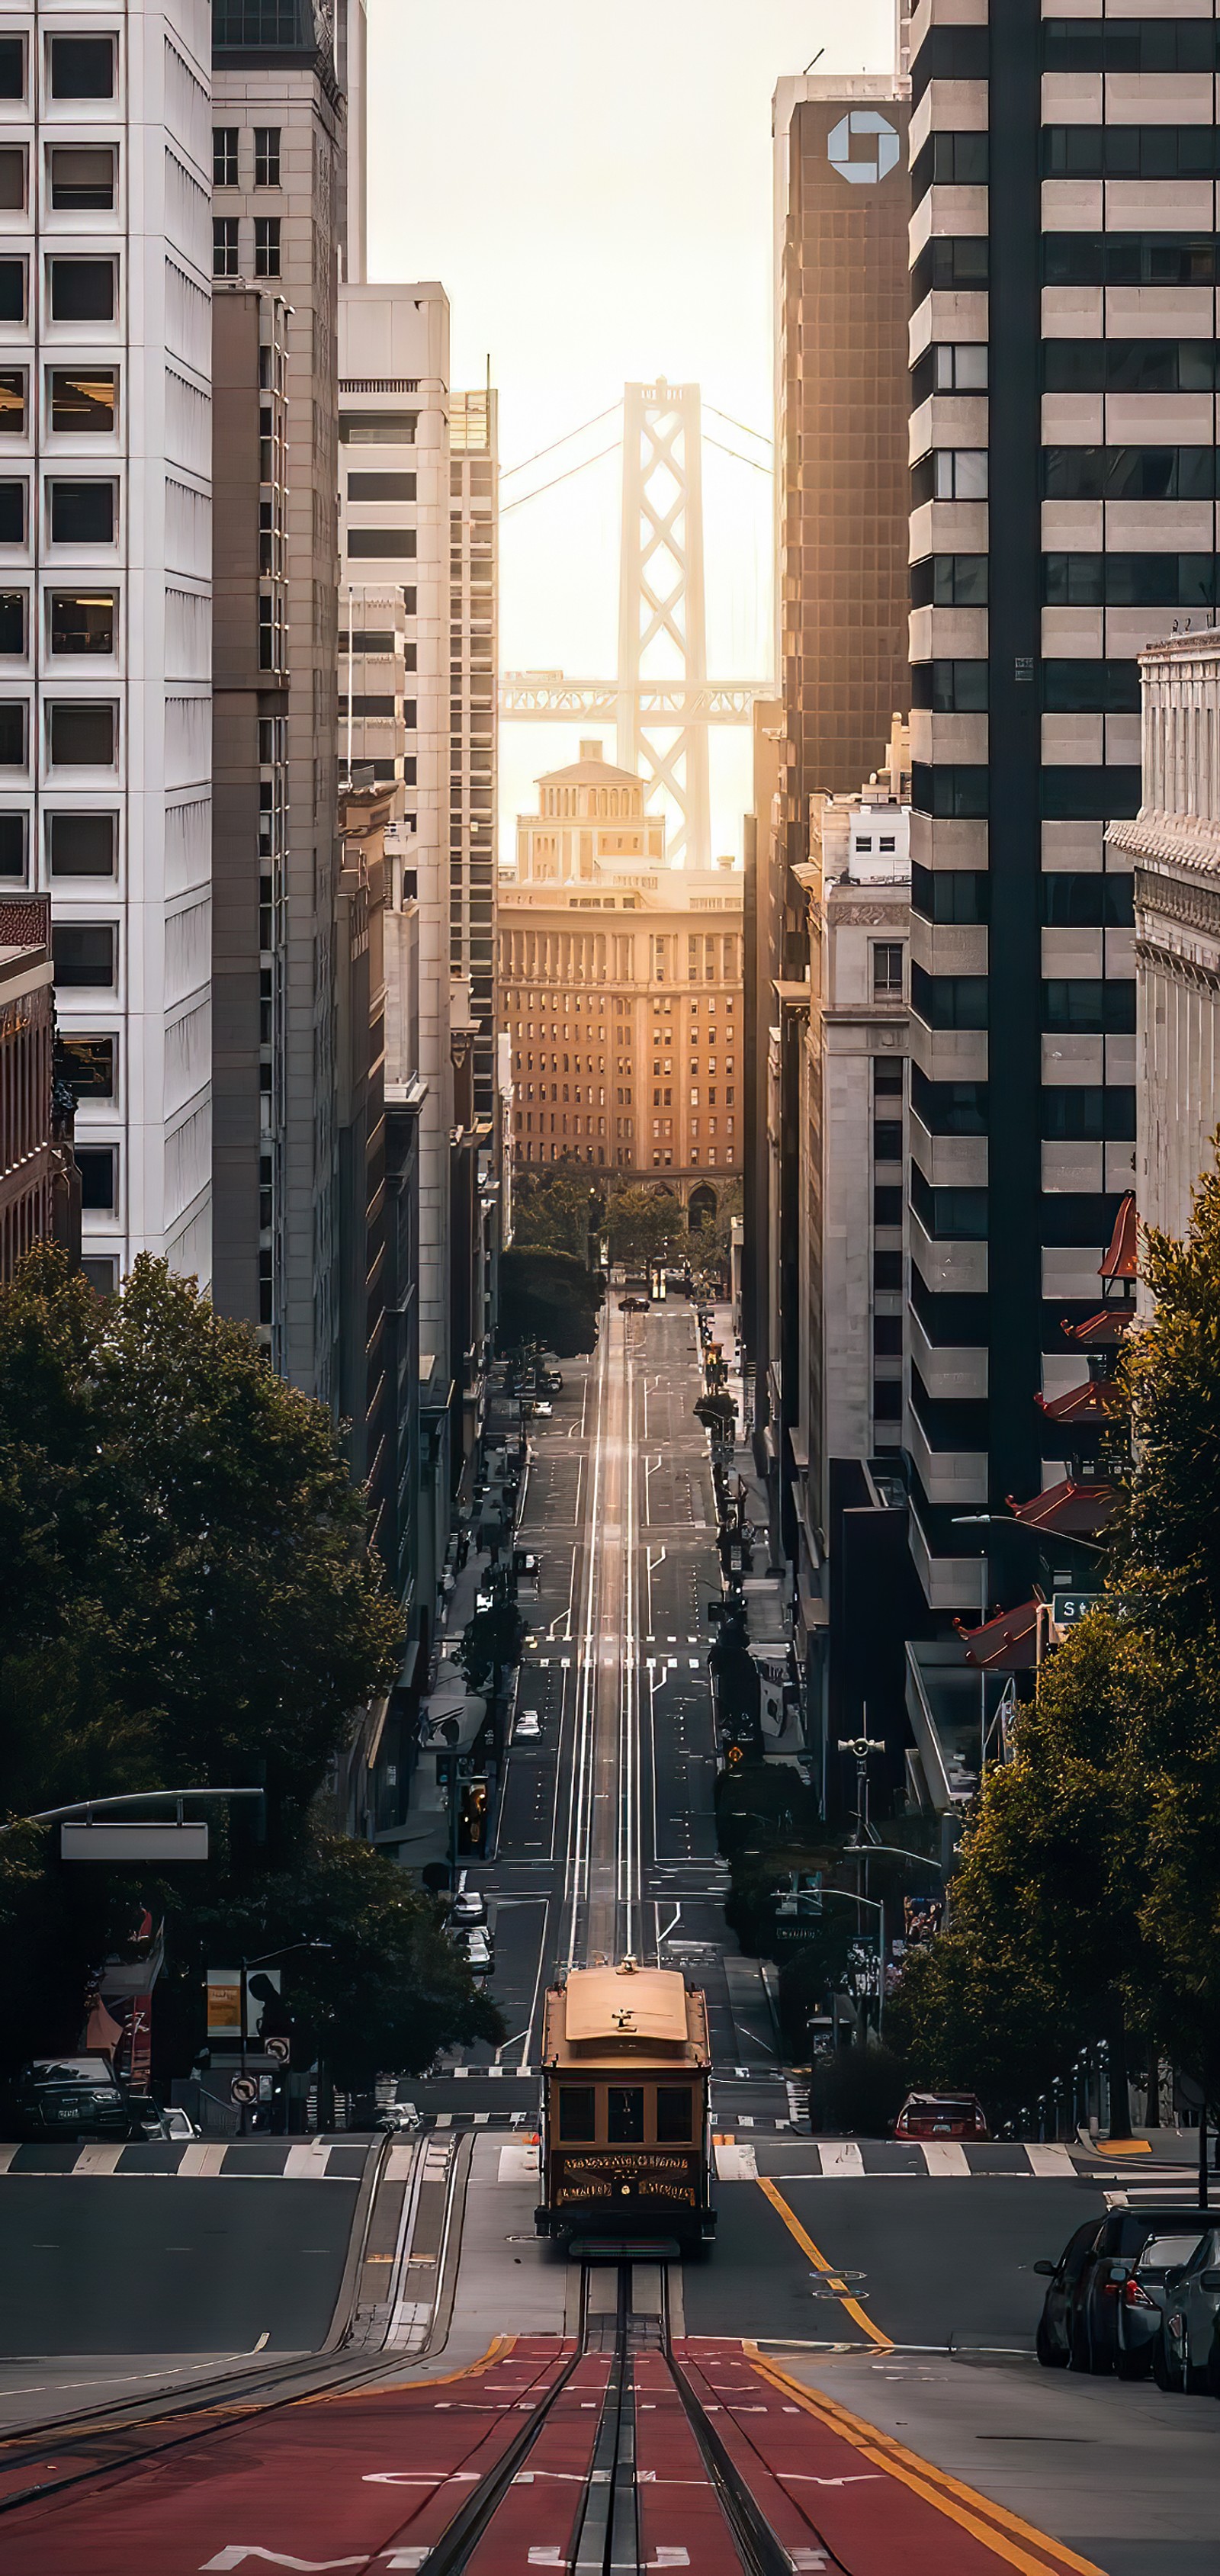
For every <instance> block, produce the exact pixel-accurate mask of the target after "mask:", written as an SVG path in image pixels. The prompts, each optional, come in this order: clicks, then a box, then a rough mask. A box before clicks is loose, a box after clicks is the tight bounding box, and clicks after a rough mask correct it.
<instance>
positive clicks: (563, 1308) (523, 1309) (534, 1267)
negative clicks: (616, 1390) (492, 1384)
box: [499, 1244, 606, 1360]
mask: <svg viewBox="0 0 1220 2576" xmlns="http://www.w3.org/2000/svg"><path fill="white" fill-rule="evenodd" d="M605 1293H606V1292H605V1289H604V1287H603V1284H602V1281H601V1279H600V1277H599V1276H598V1274H597V1273H596V1272H595V1271H590V1270H587V1269H586V1268H585V1264H584V1262H583V1260H580V1261H577V1260H575V1259H574V1258H573V1256H572V1254H571V1253H569V1252H546V1251H538V1252H534V1251H523V1250H521V1249H519V1248H518V1246H517V1245H516V1244H514V1245H513V1247H512V1249H511V1250H510V1251H508V1252H504V1253H501V1255H500V1334H499V1338H500V1348H501V1350H502V1351H513V1350H517V1349H519V1348H520V1346H521V1344H522V1343H523V1342H541V1343H542V1344H543V1345H544V1347H545V1348H546V1349H547V1350H552V1351H554V1352H555V1353H556V1354H557V1356H558V1357H559V1358H560V1359H561V1360H566V1359H573V1358H575V1357H576V1355H577V1353H578V1352H581V1351H591V1350H593V1348H594V1347H595V1345H596V1342H597V1317H598V1313H599V1310H600V1308H601V1306H602V1303H603V1301H604V1298H605Z"/></svg>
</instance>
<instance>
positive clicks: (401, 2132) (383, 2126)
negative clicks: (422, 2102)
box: [373, 2102, 423, 2138]
mask: <svg viewBox="0 0 1220 2576" xmlns="http://www.w3.org/2000/svg"><path fill="white" fill-rule="evenodd" d="M373 2125H374V2127H375V2128H377V2129H380V2130H381V2132H382V2135H383V2136H384V2137H387V2138H409V2137H413V2136H414V2134H415V2131H416V2130H417V2129H421V2128H422V2127H423V2122H422V2120H421V2119H420V2116H419V2113H418V2111H417V2110H416V2108H415V2104H414V2103H413V2102H387V2103H386V2105H385V2108H384V2110H382V2111H379V2112H378V2114H377V2118H376V2120H375V2121H374V2123H373Z"/></svg>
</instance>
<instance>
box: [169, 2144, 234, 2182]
mask: <svg viewBox="0 0 1220 2576" xmlns="http://www.w3.org/2000/svg"><path fill="white" fill-rule="evenodd" d="M228 2152H229V2149H228V2142H227V2140H225V2139H222V2141H221V2143H220V2145H219V2146H215V2145H212V2144H210V2143H208V2142H207V2141H205V2140H196V2142H195V2143H194V2144H193V2145H192V2146H189V2147H184V2148H183V2150H182V2162H181V2164H180V2165H179V2167H178V2180H179V2182H189V2181H190V2180H191V2179H192V2178H197V2177H198V2176H199V2175H207V2174H218V2173H219V2172H220V2171H221V2169H222V2167H223V2164H224V2160H225V2157H226V2156H227V2154H228Z"/></svg>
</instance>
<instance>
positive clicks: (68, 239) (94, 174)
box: [0, 0, 212, 1286]
mask: <svg viewBox="0 0 1220 2576" xmlns="http://www.w3.org/2000/svg"><path fill="white" fill-rule="evenodd" d="M204 23H206V22H205V21H203V20H202V18H201V13H200V12H199V10H198V9H197V8H196V7H195V6H194V5H192V0H164V5H162V6H160V7H157V8H151V7H145V6H144V5H142V0H128V5H126V6H125V7H124V8H121V9H120V8H115V9H114V11H113V12H112V13H108V12H107V10H106V9H105V8H104V7H97V6H94V7H91V8H90V9H89V10H87V11H78V12H77V13H75V15H74V16H73V17H71V18H69V19H65V17H64V15H63V13H62V12H61V11H59V10H54V9H51V8H47V7H43V6H40V5H34V6H31V7H29V8H27V9H25V10H23V11H22V12H21V13H20V14H17V13H15V12H12V11H8V12H6V13H5V17H4V21H3V26H2V28H0V203H2V205H3V209H4V212H3V214H2V215H0V228H2V238H0V312H2V314H3V316H4V319H3V320H0V446H2V450H3V463H2V465H0V476H2V478H3V479H2V480H0V553H2V555H3V566H4V569H3V580H4V585H5V586H4V589H3V592H2V593H0V601H2V606H0V654H2V656H3V662H4V679H3V681H2V682H0V687H2V688H3V699H2V701H0V885H3V886H4V887H6V888H8V889H10V890H16V889H17V888H19V887H21V886H23V885H25V886H29V887H34V886H38V887H43V888H45V889H48V890H49V892H50V895H51V899H52V900H51V912H52V933H51V935H52V944H53V951H54V960H55V980H56V986H57V991H58V999H59V1012H60V1019H61V1022H62V1025H63V1027H64V1029H65V1031H66V1032H67V1033H69V1034H70V1035H71V1037H72V1038H73V1040H74V1042H76V1043H77V1045H78V1051H79V1055H80V1061H81V1064H82V1068H85V1067H87V1079H85V1080H83V1082H82V1097H81V1107H80V1125H79V1131H78V1132H79V1136H80V1142H81V1146H82V1150H83V1152H84V1153H85V1155H86V1157H87V1163H86V1168H87V1171H88V1175H89V1186H88V1191H87V1205H86V1208H85V1213H84V1249H85V1254H86V1257H87V1259H88V1262H89V1265H90V1274H91V1276H92V1277H93V1278H94V1280H95V1281H96V1283H97V1284H98V1285H99V1286H108V1285H113V1284H114V1282H115V1280H116V1279H117V1277H118V1274H119V1272H120V1271H121V1270H124V1269H126V1268H127V1266H128V1265H129V1263H130V1261H131V1260H132V1258H133V1256H134V1255H135V1254H136V1253H137V1252H138V1251H141V1250H143V1249H147V1250H150V1251H153V1252H158V1253H164V1254H166V1255H167V1256H168V1258H169V1260H170V1262H171V1263H172V1265H173V1267H174V1268H175V1269H176V1270H179V1271H194V1272H197V1273H198V1275H199V1277H200V1278H201V1279H202V1280H203V1281H205V1282H206V1281H207V1280H208V1279H209V1278H210V1276H211V1141H210V1127H211V1064H210V1034H209V979H210V967H211V960H210V952H209V932H208V905H209V879H210V870H211V824H210V811H209V800H210V777H211V741H210V727H209V677H208V673H209V648H210V640H211V634H210V630H211V617H210V607H209V596H210V581H211V552H210V535H209V516H210V490H211V484H210V478H211V462H212V450H211V335H210V329H209V315H208V268H209V251H208V222H209V212H208V184H209V179H208V160H207V151H208V69H207V63H206V61H205V60H201V59H200V56H199V53H198V51H197V46H198V42H199V30H200V26H201V24H204Z"/></svg>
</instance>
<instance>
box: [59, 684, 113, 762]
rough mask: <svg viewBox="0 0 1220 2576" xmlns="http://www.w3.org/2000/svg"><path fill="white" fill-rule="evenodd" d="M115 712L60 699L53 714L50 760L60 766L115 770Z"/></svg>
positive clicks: (74, 700)
mask: <svg viewBox="0 0 1220 2576" xmlns="http://www.w3.org/2000/svg"><path fill="white" fill-rule="evenodd" d="M115 712H116V711H115V709H114V708H113V707H112V706H101V707H99V706H85V705H82V704H81V703H80V702H79V701H78V700H76V699H70V700H61V701H60V702H59V704H58V705H55V706H52V707H51V709H50V711H49V713H50V728H51V758H52V760H53V761H54V762H55V763H56V764H57V765H58V766H64V767H78V768H84V769H113V767H114V752H115V721H114V720H115Z"/></svg>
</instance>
